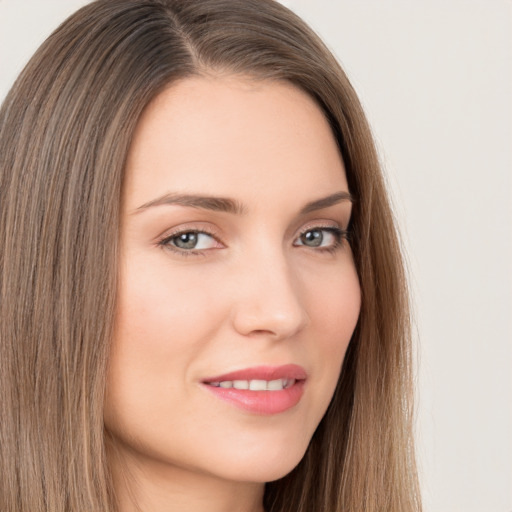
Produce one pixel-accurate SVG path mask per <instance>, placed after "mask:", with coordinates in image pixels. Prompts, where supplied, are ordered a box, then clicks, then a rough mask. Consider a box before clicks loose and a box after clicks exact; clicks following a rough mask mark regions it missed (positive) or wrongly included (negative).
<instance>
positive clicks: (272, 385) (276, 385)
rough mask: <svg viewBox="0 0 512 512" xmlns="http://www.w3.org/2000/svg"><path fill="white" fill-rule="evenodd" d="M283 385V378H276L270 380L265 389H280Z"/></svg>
mask: <svg viewBox="0 0 512 512" xmlns="http://www.w3.org/2000/svg"><path fill="white" fill-rule="evenodd" d="M284 386H285V383H284V382H283V379H277V380H271V381H270V382H269V383H268V384H267V389H268V390H269V391H280V390H281V389H283V388H284Z"/></svg>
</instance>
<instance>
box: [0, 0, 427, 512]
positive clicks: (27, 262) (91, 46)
mask: <svg viewBox="0 0 512 512" xmlns="http://www.w3.org/2000/svg"><path fill="white" fill-rule="evenodd" d="M211 72H213V73H219V72H222V73H224V72H227V73H231V74H232V73H234V74H243V75H245V76H247V75H249V76H252V77H254V78H255V79H267V80H287V81H289V82H291V83H293V84H295V85H296V86H297V87H299V88H301V89H302V90H304V91H306V92H307V93H308V94H310V95H311V96H312V97H313V98H314V99H315V100H316V101H317V102H318V104H319V106H320V107H321V108H322V109H323V111H324V112H325V115H326V116H327V118H328V120H329V122H330V124H331V126H332V130H333V132H334V134H335V136H336V138H337V141H338V144H339V147H340V150H341V153H342V156H343V159H344V163H345V166H346V172H347V179H348V184H349V188H350V191H351V193H352V194H353V195H354V197H355V198H356V201H355V205H354V210H353V218H352V222H351V231H352V241H351V243H352V248H353V253H354V258H355V264H356V267H357V271H358V275H359V279H360V283H361V289H362V309H361V314H360V318H359V322H358V325H357V328H356V331H355V333H354V335H353V338H352V340H351V343H350V345H349V349H348V352H347V354H346V357H345V361H344V364H343V369H342V374H341V377H340V380H339V383H338V387H337V389H336V392H335V395H334V397H333V400H332V402H331V404H330V406H329V409H328V411H327V413H326V415H325V417H324V418H323V420H322V421H321V423H320V425H319V427H318V429H317V430H316V432H315V434H314V436H313V439H312V441H311V443H310V446H309V448H308V450H307V452H306V455H305V457H304V458H303V460H302V461H301V462H300V464H299V465H298V466H297V467H296V468H295V469H294V470H293V471H292V472H291V473H290V474H289V475H287V476H286V477H284V478H282V479H281V480H278V481H275V482H271V483H269V484H267V486H266V492H265V497H264V501H265V508H266V510H268V511H269V512H285V511H288V512H292V511H293V512H313V511H314V512H319V511H324V512H331V511H332V512H359V511H365V512H377V511H378V512H382V511H384V510H389V511H393V512H405V511H415V512H417V511H419V510H421V505H420V499H419V491H418V485H417V478H416V469H415V462H414V450H413V438H412V409H411V407H412V406H411V404H412V400H411V399H412V383H411V382H412V377H411V347H410V326H409V311H408V299H407V287H406V282H405V278H404V270H403V264H402V256H401V251H400V245H399V242H398V238H397V234H396V230H395V226H394V221H393V216H392V212H391V209H390V206H389V201H388V198H387V194H386V190H385V186H384V183H383V178H382V174H381V170H380V167H379V162H378V158H377V155H376V151H375V147H374V143H373V140H372V135H371V132H370V128H369V126H368V124H367V121H366V118H365V115H364V113H363V110H362V108H361V105H360V103H359V101H358V98H357V96H356V94H355V92H354V90H353V89H352V87H351V85H350V82H349V80H348V79H347V77H346V76H345V74H344V72H343V71H342V69H341V68H340V67H339V65H338V63H337V62H336V60H335V59H334V58H333V56H332V55H331V54H330V52H329V51H328V50H327V49H326V47H325V46H324V45H323V43H322V42H321V41H320V40H319V38H318V37H317V36H316V35H315V34H314V33H313V32H312V31H311V29H309V28H308V27H307V26H306V25H305V23H304V22H303V21H301V20H300V19H299V18H298V17H297V16H296V15H294V14H293V13H292V12H290V11H288V10H287V9H286V8H284V7H283V6H281V5H280V4H278V3H277V2H274V1H272V0H197V1H190V0H189V1H187V0H99V1H97V2H94V3H92V4H90V5H88V6H86V7H84V8H83V9H81V10H80V11H78V12H77V13H76V14H74V15H73V16H71V17H70V18H69V19H68V20H67V21H66V22H64V23H63V24H62V25H61V26H60V27H59V28H58V29H57V30H56V31H55V32H54V33H53V34H52V35H51V36H50V37H49V38H48V40H47V41H46V42H45V43H44V44H43V45H42V46H41V48H40V49H39V50H38V51H37V53H36V54H35V55H34V57H33V58H32V60H31V61H30V62H29V64H28V65H27V67H26V68H25V70H24V71H23V72H22V74H21V75H20V77H19V78H18V80H17V81H16V83H15V85H14V86H13V88H12V90H11V91H10V93H9V95H8V96H7V98H6V100H5V102H4V104H3V106H2V108H1V110H0V390H1V392H0V400H1V402H0V418H1V421H0V469H1V474H2V478H0V510H2V512H36V511H47V512H69V511H76V512H84V511H87V512H89V511H90V512H93V511H104V512H112V511H114V510H116V506H115V499H114V493H113V488H112V482H111V479H110V476H109V470H108V461H107V458H106V455H105V447H104V432H103V418H102V416H103V412H102V408H103V394H104V387H105V380H106V366H107V362H108V354H109V343H110V338H111V335H112V323H113V318H114V311H115V305H116V287H117V257H118V255H117V244H118V234H119V224H120V198H121V192H122V184H123V170H124V167H125V159H126V155H127V152H128V148H129V146H130V142H131V139H132V136H133V133H134V129H135V126H136V124H137V121H138V119H139V117H140V115H141V112H142V111H143V109H144V108H145V107H146V106H147V105H148V103H149V102H150V101H151V100H152V99H153V98H154V97H155V96H156V95H157V94H158V93H159V92H161V91H162V90H163V89H164V88H166V87H168V86H169V85H170V84H172V83H173V82H174V81H176V80H178V79H181V78H184V77H187V76H192V75H201V74H204V73H211Z"/></svg>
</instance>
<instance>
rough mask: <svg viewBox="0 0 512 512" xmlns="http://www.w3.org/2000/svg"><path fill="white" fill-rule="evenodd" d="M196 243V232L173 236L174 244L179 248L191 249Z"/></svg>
mask: <svg viewBox="0 0 512 512" xmlns="http://www.w3.org/2000/svg"><path fill="white" fill-rule="evenodd" d="M196 244H197V233H182V234H181V235H179V236H177V237H176V238H175V242H174V245H176V247H179V248H180V249H193V248H194V247H195V246H196Z"/></svg>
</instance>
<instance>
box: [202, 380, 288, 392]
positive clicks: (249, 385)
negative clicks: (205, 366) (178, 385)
mask: <svg viewBox="0 0 512 512" xmlns="http://www.w3.org/2000/svg"><path fill="white" fill-rule="evenodd" d="M295 382H296V381H295V379H276V380H270V381H266V380H259V379H256V380H224V381H222V382H210V383H209V384H210V386H214V387H217V388H218V387H221V388H225V389H229V388H235V389H248V390H251V391H282V390H283V389H287V388H290V387H292V386H293V385H294V384H295Z"/></svg>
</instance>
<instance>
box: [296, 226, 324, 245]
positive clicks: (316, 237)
mask: <svg viewBox="0 0 512 512" xmlns="http://www.w3.org/2000/svg"><path fill="white" fill-rule="evenodd" d="M301 238H302V243H303V244H304V245H308V246H309V247H318V246H320V245H321V244H322V242H323V239H324V235H323V233H322V231H320V230H314V231H308V232H307V233H304V234H303V235H302V237H301Z"/></svg>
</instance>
